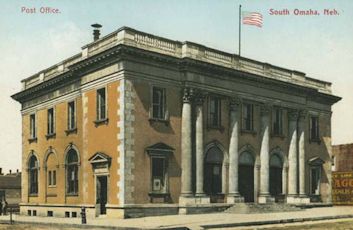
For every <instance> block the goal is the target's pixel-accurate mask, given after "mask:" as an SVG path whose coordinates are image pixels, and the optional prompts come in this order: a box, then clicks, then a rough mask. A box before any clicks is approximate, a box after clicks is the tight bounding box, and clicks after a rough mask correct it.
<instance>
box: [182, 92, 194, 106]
mask: <svg viewBox="0 0 353 230" xmlns="http://www.w3.org/2000/svg"><path fill="white" fill-rule="evenodd" d="M193 97H194V89H192V88H184V93H183V102H184V103H191V100H192V99H193Z"/></svg>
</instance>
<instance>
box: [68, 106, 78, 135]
mask: <svg viewBox="0 0 353 230" xmlns="http://www.w3.org/2000/svg"><path fill="white" fill-rule="evenodd" d="M75 128H76V108H75V102H74V101H71V102H69V103H68V104H67V129H68V130H73V129H75Z"/></svg>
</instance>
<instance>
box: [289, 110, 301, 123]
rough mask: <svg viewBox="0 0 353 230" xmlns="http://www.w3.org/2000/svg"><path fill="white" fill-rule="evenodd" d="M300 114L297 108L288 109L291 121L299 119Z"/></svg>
mask: <svg viewBox="0 0 353 230" xmlns="http://www.w3.org/2000/svg"><path fill="white" fill-rule="evenodd" d="M298 116H299V113H298V110H296V109H290V110H288V118H289V120H290V121H297V120H298Z"/></svg>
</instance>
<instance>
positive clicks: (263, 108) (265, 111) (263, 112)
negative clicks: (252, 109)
mask: <svg viewBox="0 0 353 230" xmlns="http://www.w3.org/2000/svg"><path fill="white" fill-rule="evenodd" d="M270 111H271V106H270V105H269V104H262V105H260V114H261V116H266V115H269V114H270Z"/></svg>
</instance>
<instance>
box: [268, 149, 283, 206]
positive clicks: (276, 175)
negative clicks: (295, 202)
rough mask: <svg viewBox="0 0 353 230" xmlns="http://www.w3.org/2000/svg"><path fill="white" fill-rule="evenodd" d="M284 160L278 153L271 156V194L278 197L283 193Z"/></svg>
mask: <svg viewBox="0 0 353 230" xmlns="http://www.w3.org/2000/svg"><path fill="white" fill-rule="evenodd" d="M282 164H283V163H282V160H281V158H280V157H279V156H278V155H277V154H273V155H272V156H271V158H270V194H271V196H273V197H275V198H276V200H277V198H278V197H279V196H280V195H281V194H282V169H283V168H282Z"/></svg>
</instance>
